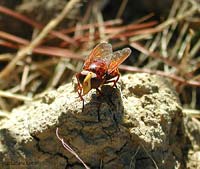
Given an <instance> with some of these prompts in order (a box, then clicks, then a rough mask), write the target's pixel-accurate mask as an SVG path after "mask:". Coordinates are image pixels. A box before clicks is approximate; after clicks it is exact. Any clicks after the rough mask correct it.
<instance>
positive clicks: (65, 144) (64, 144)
mask: <svg viewBox="0 0 200 169" xmlns="http://www.w3.org/2000/svg"><path fill="white" fill-rule="evenodd" d="M56 136H57V138H58V139H59V140H60V141H61V143H62V145H63V147H64V148H65V149H66V150H68V151H69V152H70V153H71V154H73V155H74V156H75V157H76V158H77V159H78V160H79V161H80V162H81V163H82V164H83V165H84V167H85V168H86V169H90V167H88V166H87V165H86V164H85V163H84V161H83V160H82V159H81V158H80V157H79V156H78V154H77V153H76V152H75V151H74V150H73V149H72V148H71V147H70V146H69V145H68V144H67V143H65V141H64V140H63V138H61V137H60V136H59V134H58V128H56Z"/></svg>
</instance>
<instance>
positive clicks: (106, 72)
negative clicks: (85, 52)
mask: <svg viewBox="0 0 200 169" xmlns="http://www.w3.org/2000/svg"><path fill="white" fill-rule="evenodd" d="M130 53H131V50H130V48H124V49H122V50H118V51H116V52H113V51H112V45H111V44H110V43H106V42H103V43H100V44H98V45H97V46H96V47H95V48H94V49H93V50H92V52H91V53H90V54H89V56H88V58H87V59H86V61H85V63H84V65H83V70H82V71H81V72H80V73H77V74H76V78H77V81H78V87H77V91H78V95H79V97H80V99H81V100H82V101H83V108H84V99H83V96H84V95H86V94H87V93H88V92H89V91H90V90H91V89H96V90H97V91H99V92H100V90H99V88H100V87H101V86H103V85H104V84H107V83H113V87H114V86H115V87H116V83H117V81H118V80H119V76H120V73H119V69H118V66H119V65H120V64H121V63H122V62H123V61H124V60H125V59H126V58H127V57H128V56H129V55H130Z"/></svg>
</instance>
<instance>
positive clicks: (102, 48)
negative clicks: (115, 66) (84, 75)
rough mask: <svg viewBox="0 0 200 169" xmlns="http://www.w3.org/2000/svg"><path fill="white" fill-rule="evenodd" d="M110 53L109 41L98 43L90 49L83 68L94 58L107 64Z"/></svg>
mask: <svg viewBox="0 0 200 169" xmlns="http://www.w3.org/2000/svg"><path fill="white" fill-rule="evenodd" d="M112 54H113V52H112V45H111V44H110V43H106V42H103V43H100V44H98V45H97V46H96V47H95V48H94V49H93V50H92V52H91V53H90V55H89V56H88V58H87V59H86V61H85V63H84V67H83V68H85V67H88V66H89V65H90V64H92V62H93V61H94V60H102V61H104V62H105V63H106V64H107V65H109V63H110V60H111V57H112Z"/></svg>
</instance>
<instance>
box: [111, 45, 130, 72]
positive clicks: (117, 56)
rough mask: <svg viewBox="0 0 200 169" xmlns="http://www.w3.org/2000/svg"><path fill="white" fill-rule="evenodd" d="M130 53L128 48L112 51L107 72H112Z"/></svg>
mask: <svg viewBox="0 0 200 169" xmlns="http://www.w3.org/2000/svg"><path fill="white" fill-rule="evenodd" d="M130 54H131V49H130V48H124V49H122V50H118V51H116V52H114V53H113V56H112V58H111V61H110V64H109V67H108V74H110V73H112V72H113V71H114V70H115V69H116V68H118V66H119V65H120V64H121V63H122V62H124V61H125V60H126V58H127V57H128V56H129V55H130Z"/></svg>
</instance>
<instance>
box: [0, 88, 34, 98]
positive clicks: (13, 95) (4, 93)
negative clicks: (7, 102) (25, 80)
mask: <svg viewBox="0 0 200 169" xmlns="http://www.w3.org/2000/svg"><path fill="white" fill-rule="evenodd" d="M0 96H1V97H7V98H13V99H17V100H22V101H32V99H31V98H30V97H26V96H22V95H19V94H13V93H10V92H6V91H2V90H0Z"/></svg>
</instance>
